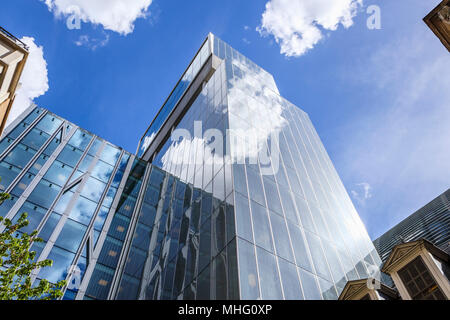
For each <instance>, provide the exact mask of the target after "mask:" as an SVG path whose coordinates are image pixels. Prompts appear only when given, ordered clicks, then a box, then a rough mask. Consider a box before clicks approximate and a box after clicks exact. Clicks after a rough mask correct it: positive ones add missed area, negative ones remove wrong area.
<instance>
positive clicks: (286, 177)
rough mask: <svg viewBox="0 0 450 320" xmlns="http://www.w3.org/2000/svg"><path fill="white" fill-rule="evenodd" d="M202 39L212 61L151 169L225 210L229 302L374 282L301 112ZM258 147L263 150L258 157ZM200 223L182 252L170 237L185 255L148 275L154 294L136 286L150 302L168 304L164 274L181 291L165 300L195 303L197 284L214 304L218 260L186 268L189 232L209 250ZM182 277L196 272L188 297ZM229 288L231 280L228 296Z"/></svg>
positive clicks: (369, 254)
mask: <svg viewBox="0 0 450 320" xmlns="http://www.w3.org/2000/svg"><path fill="white" fill-rule="evenodd" d="M208 41H210V46H211V47H212V49H211V52H212V55H214V56H215V57H217V58H219V59H220V61H221V63H220V64H219V66H218V67H217V69H216V70H215V72H214V74H213V75H212V77H211V78H209V79H207V80H205V82H204V83H203V86H202V89H201V91H200V92H199V93H198V95H197V97H196V98H195V99H194V101H193V102H192V103H191V104H190V105H189V106H188V109H187V111H186V112H185V113H184V115H183V116H182V118H181V119H180V120H179V121H178V122H177V123H176V124H175V125H174V126H173V130H174V131H173V133H172V137H171V139H167V141H166V142H165V143H162V146H161V147H160V148H159V149H158V151H157V152H156V153H155V154H154V155H153V157H152V162H153V165H154V166H157V167H159V168H161V169H163V170H164V171H166V172H168V173H170V174H171V175H173V176H175V177H176V178H177V179H180V181H181V182H184V183H186V184H188V185H190V186H193V187H194V189H199V190H202V192H206V193H208V194H212V196H213V199H214V201H217V202H218V203H219V202H224V203H225V206H229V207H230V208H234V211H233V214H232V215H230V216H228V215H227V218H228V217H229V219H227V220H226V223H225V225H227V226H228V225H229V223H228V220H231V219H232V220H233V221H234V228H233V229H232V230H231V231H233V232H234V233H231V231H230V233H227V235H228V234H229V235H230V237H227V238H226V241H227V243H228V246H230V245H231V246H232V248H233V250H234V248H235V250H236V253H235V254H234V253H233V258H234V255H236V257H237V260H238V268H237V269H227V272H228V278H227V279H228V280H229V281H231V282H233V280H234V278H233V277H236V274H237V279H238V293H237V294H238V296H239V298H241V299H337V297H338V295H339V294H340V292H341V291H342V289H343V288H344V286H345V284H346V282H347V281H349V280H356V279H362V278H368V277H377V276H379V273H377V271H378V270H379V269H378V268H379V266H380V264H381V260H380V258H379V256H378V254H377V252H376V250H375V248H374V246H373V244H372V242H371V241H370V238H369V236H368V234H367V232H366V230H365V227H364V225H363V224H362V222H361V220H360V218H359V216H358V214H357V212H356V210H355V209H354V207H353V204H352V202H351V200H350V198H349V196H348V194H347V192H346V190H345V188H344V186H343V184H342V182H341V181H340V179H339V176H338V175H337V173H336V171H335V169H334V167H333V164H332V162H331V160H330V159H329V157H328V155H327V153H326V151H325V148H324V146H323V145H322V143H321V141H320V138H319V136H318V135H317V133H316V131H315V129H314V127H313V125H312V123H311V121H310V119H309V117H308V116H307V114H306V113H304V112H303V111H301V110H300V109H299V108H298V107H296V106H294V105H293V104H291V103H290V102H288V101H287V100H285V99H284V98H282V97H281V96H280V95H279V91H278V88H277V86H276V84H275V81H274V79H273V77H272V75H271V74H269V73H268V72H266V71H265V70H263V69H262V68H260V67H259V66H257V65H256V64H255V63H253V62H252V61H250V60H249V59H247V58H246V57H244V56H243V55H242V54H240V53H239V52H237V51H236V50H234V49H233V48H231V47H230V46H229V45H227V44H226V43H225V42H223V41H221V40H220V39H219V38H217V37H215V36H212V35H210V36H209V38H208ZM194 77H195V76H194ZM156 135H157V133H156ZM219 138H222V140H221V139H219ZM151 140H153V139H151ZM218 140H221V142H222V143H217V142H218ZM272 140H274V141H275V140H277V143H273V144H271V142H272ZM264 145H266V146H267V147H269V145H270V146H271V147H272V150H267V151H268V152H269V154H270V155H269V156H268V157H264V155H262V154H264V152H261V151H264V150H265V149H264ZM274 145H275V147H274ZM145 147H146V146H144V150H141V152H142V154H145ZM277 147H278V149H279V152H277V151H276V150H277ZM269 149H270V147H269ZM274 150H275V151H274ZM214 212H215V209H213V213H214ZM202 217H203V216H202ZM208 217H209V216H208ZM204 221H206V220H204V219H201V223H200V228H199V229H197V228H194V229H191V230H190V232H191V235H192V237H191V238H192V240H189V239H188V240H187V242H188V243H189V242H190V241H191V243H192V246H191V247H189V246H188V245H186V244H185V242H184V236H183V240H180V244H182V245H183V246H186V247H187V248H188V249H187V250H184V251H185V253H184V255H183V249H182V248H181V247H179V249H181V253H182V255H181V256H179V257H178V259H177V260H176V261H175V260H174V262H173V264H170V263H169V264H166V268H164V267H163V266H162V265H157V266H155V267H153V269H152V271H150V273H151V278H152V279H158V280H155V281H156V282H158V281H159V284H158V285H159V287H158V285H157V286H156V287H151V285H149V284H148V283H147V282H146V283H141V286H144V287H146V286H147V288H148V289H149V290H150V291H152V292H153V294H154V295H153V298H158V299H159V298H168V297H169V296H167V295H164V293H163V292H164V289H163V284H161V281H163V279H167V278H165V274H166V273H168V274H170V277H172V276H173V274H175V275H176V277H178V278H177V279H183V280H182V281H183V283H184V285H180V286H181V287H183V286H184V287H185V291H184V295H179V294H178V292H179V290H178V289H177V291H176V292H174V291H172V297H171V298H172V299H174V298H194V296H195V297H196V298H202V297H205V295H204V292H203V288H204V287H203V285H200V284H201V283H203V282H205V286H206V283H209V289H210V290H209V296H208V295H206V297H211V298H215V297H217V296H215V294H217V291H216V290H217V288H221V285H222V284H219V283H217V281H218V278H217V277H214V276H215V275H216V274H217V272H218V269H217V263H214V261H216V260H217V259H218V258H221V259H226V258H227V256H226V255H225V254H223V253H222V256H221V253H220V252H219V251H217V250H216V251H214V250H209V249H208V258H207V261H208V263H200V259H199V258H197V259H196V265H194V266H191V265H190V264H189V263H187V264H186V259H189V258H190V252H191V251H190V248H194V244H195V243H197V241H198V239H197V236H195V234H196V232H194V230H200V231H199V235H198V237H199V238H200V248H201V247H202V235H203V238H204V239H206V238H207V239H208V240H207V241H208V248H209V246H210V245H211V246H215V245H217V244H216V243H215V242H214V241H216V240H217V239H214V240H213V241H212V242H211V243H210V244H209V242H210V239H209V238H208V237H209V236H210V235H211V234H214V232H215V231H217V230H215V229H214V228H215V223H213V224H211V223H210V222H209V221H208V222H207V223H206V224H205V225H204V224H203V223H204ZM227 231H228V230H227ZM219 250H220V249H219ZM200 251H201V250H200ZM227 252H228V253H229V252H230V251H229V250H227ZM197 254H198V252H197ZM200 256H202V253H200ZM186 257H188V258H186ZM222 257H223V258H222ZM179 259H182V260H181V262H180V263H178V261H180V260H179ZM169 260H171V259H170V258H169ZM219 261H220V260H219ZM222 264H223V265H226V264H225V263H222ZM186 265H188V266H189V268H193V269H190V270H187V269H186ZM179 267H181V269H179ZM164 269H166V270H164ZM180 270H181V271H180ZM182 270H184V271H182ZM191 270H196V271H195V272H194V274H198V275H199V278H198V279H197V283H196V285H197V291H196V292H194V290H195V283H193V284H192V285H190V286H188V287H186V285H188V284H189V282H191V281H192V271H191ZM148 273H149V271H144V275H145V276H147V275H148ZM170 279H172V278H170ZM205 279H206V280H205ZM171 281H172V280H171ZM150 282H151V281H150ZM175 283H178V282H177V281H176V282H175ZM144 287H141V290H146V289H145V288H144ZM206 287H207V286H206ZM230 288H233V289H234V288H235V286H234V284H233V283H231V284H230V283H229V284H228V293H230ZM186 290H188V291H186ZM206 291H207V292H208V290H206ZM231 295H232V296H234V295H235V293H234V292H232V293H231ZM222 296H224V295H222ZM141 297H143V296H141Z"/></svg>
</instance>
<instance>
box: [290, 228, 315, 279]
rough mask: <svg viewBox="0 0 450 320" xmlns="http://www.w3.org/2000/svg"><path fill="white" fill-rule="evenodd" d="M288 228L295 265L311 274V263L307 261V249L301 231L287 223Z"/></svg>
mask: <svg viewBox="0 0 450 320" xmlns="http://www.w3.org/2000/svg"><path fill="white" fill-rule="evenodd" d="M288 226H289V233H290V235H291V239H292V246H293V249H294V254H295V260H296V262H297V265H298V266H300V267H302V268H303V269H305V270H308V271H310V272H312V266H311V261H310V260H309V255H308V249H307V246H306V243H305V240H304V238H303V235H302V231H301V230H300V228H299V227H297V226H296V225H294V224H291V223H288Z"/></svg>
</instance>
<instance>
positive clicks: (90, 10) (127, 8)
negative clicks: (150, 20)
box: [40, 0, 152, 35]
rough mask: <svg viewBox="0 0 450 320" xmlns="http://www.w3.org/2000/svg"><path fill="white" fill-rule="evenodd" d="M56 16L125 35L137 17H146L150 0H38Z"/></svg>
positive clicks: (132, 28)
mask: <svg viewBox="0 0 450 320" xmlns="http://www.w3.org/2000/svg"><path fill="white" fill-rule="evenodd" d="M40 1H44V3H45V4H46V5H47V7H48V9H49V10H50V11H51V12H53V14H54V15H55V16H56V17H71V16H74V17H76V18H77V19H80V20H81V21H83V22H85V23H92V24H94V25H101V26H103V28H104V29H105V30H111V31H114V32H117V33H120V34H122V35H127V34H129V33H131V32H133V30H134V23H135V21H136V20H137V19H139V18H146V17H147V16H148V14H149V12H148V8H149V7H150V5H151V4H152V0H126V1H124V0H40Z"/></svg>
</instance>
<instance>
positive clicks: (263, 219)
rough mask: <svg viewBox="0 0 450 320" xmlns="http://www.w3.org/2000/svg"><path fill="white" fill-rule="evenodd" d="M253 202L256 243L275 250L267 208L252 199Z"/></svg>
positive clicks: (271, 250) (269, 249) (268, 249)
mask: <svg viewBox="0 0 450 320" xmlns="http://www.w3.org/2000/svg"><path fill="white" fill-rule="evenodd" d="M251 204H252V220H253V228H254V233H255V244H256V245H258V246H260V247H262V248H264V249H266V250H267V251H270V252H274V250H273V244H272V233H271V232H270V224H269V217H268V215H267V210H266V208H264V207H262V206H260V205H259V204H257V203H256V202H254V201H251Z"/></svg>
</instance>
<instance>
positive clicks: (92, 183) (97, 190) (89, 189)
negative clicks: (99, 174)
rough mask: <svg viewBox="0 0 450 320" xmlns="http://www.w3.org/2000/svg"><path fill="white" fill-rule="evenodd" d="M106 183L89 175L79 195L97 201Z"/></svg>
mask: <svg viewBox="0 0 450 320" xmlns="http://www.w3.org/2000/svg"><path fill="white" fill-rule="evenodd" d="M105 187H106V184H104V183H103V182H100V181H98V180H97V179H94V178H92V177H90V178H89V179H88V180H87V182H86V184H85V185H84V187H83V191H81V195H82V196H85V197H86V198H88V199H90V200H93V201H95V202H98V201H99V200H100V197H101V196H102V194H103V191H104V190H105Z"/></svg>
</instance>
